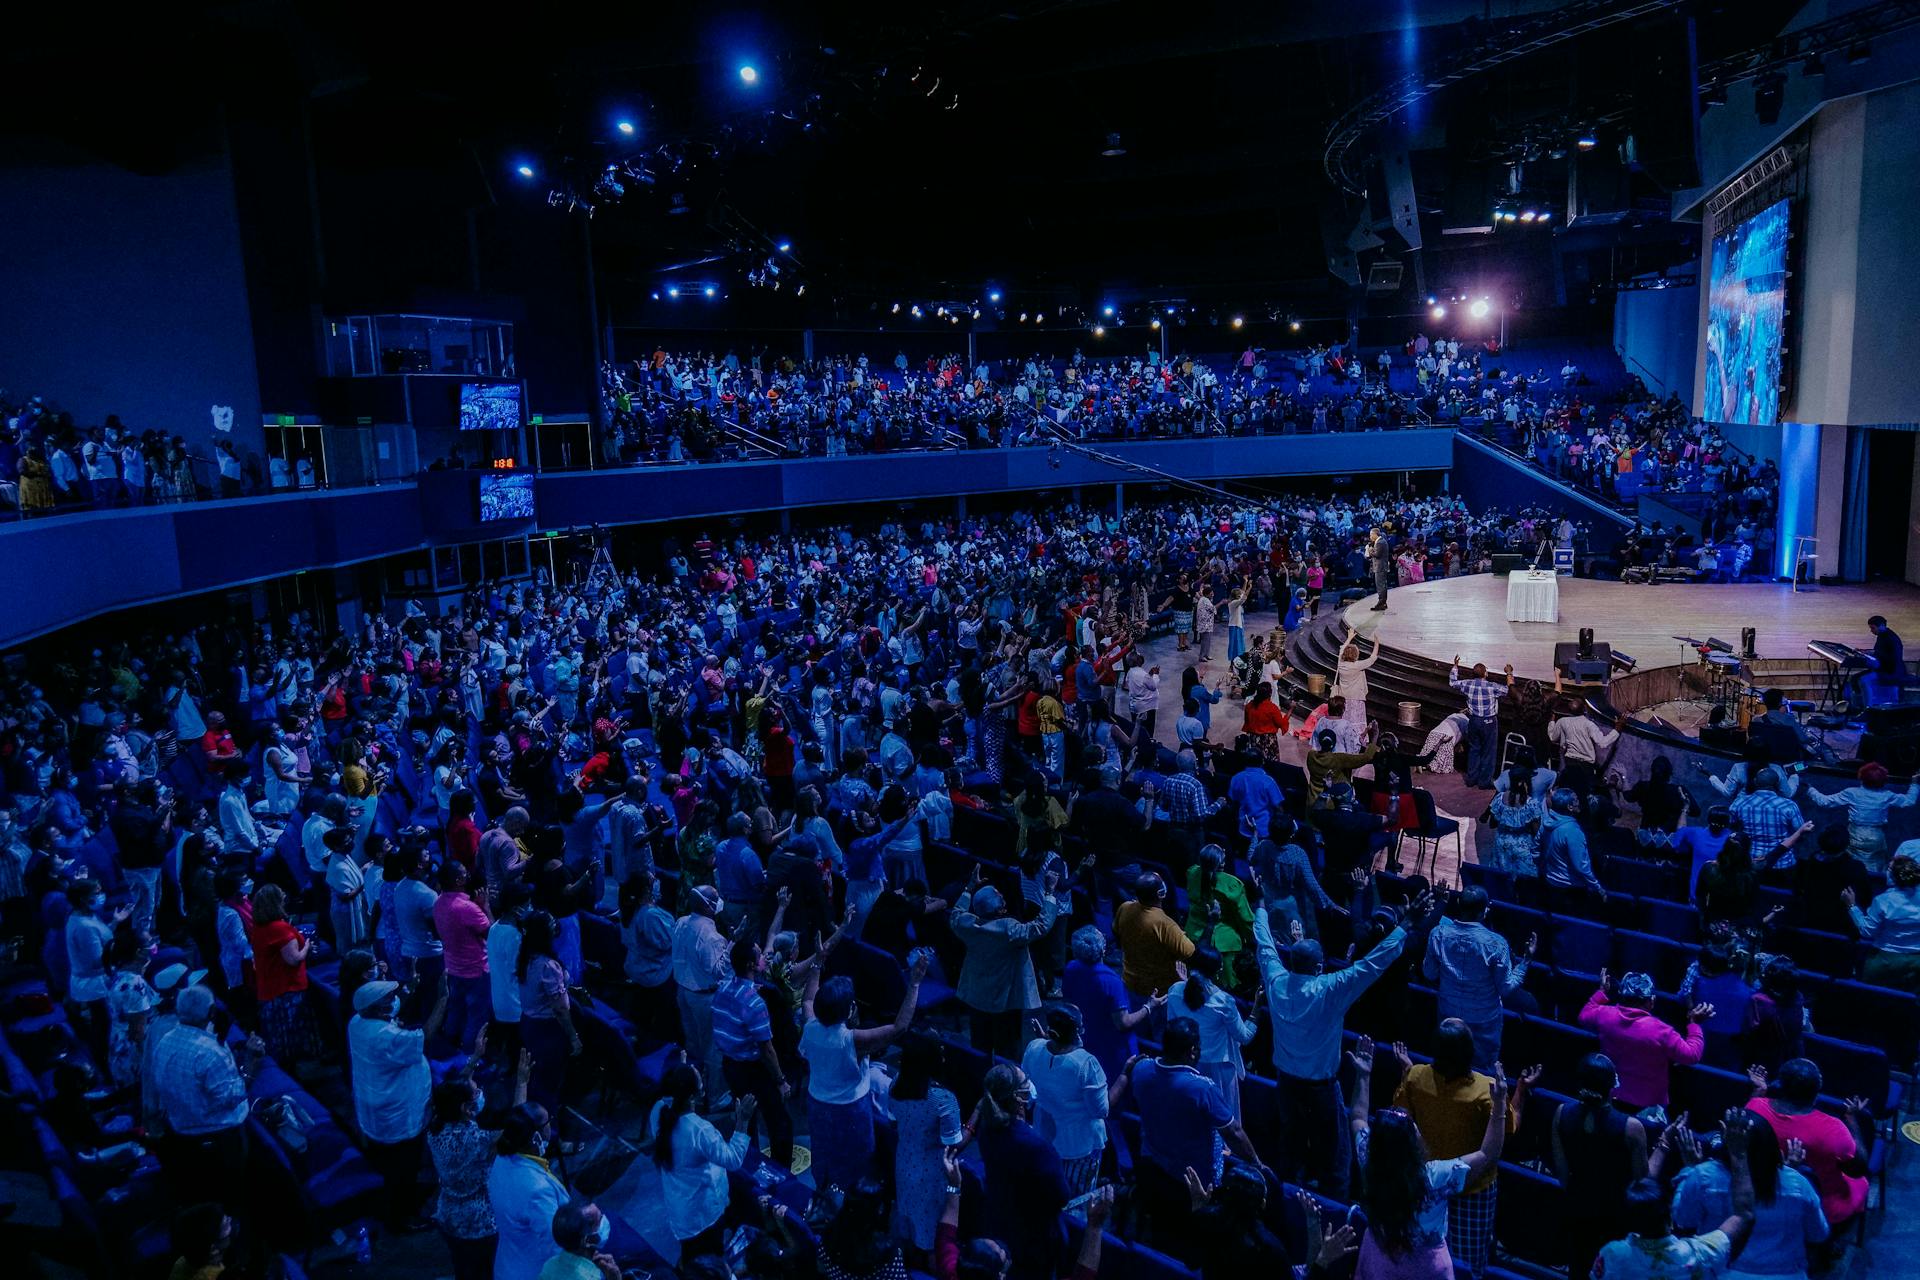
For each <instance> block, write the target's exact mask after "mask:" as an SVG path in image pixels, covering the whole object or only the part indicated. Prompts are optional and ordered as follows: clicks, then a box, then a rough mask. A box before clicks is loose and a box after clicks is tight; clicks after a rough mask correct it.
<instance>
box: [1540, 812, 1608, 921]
mask: <svg viewBox="0 0 1920 1280" xmlns="http://www.w3.org/2000/svg"><path fill="white" fill-rule="evenodd" d="M1540 878H1541V879H1542V880H1545V881H1546V882H1547V883H1548V884H1549V885H1551V886H1552V887H1553V888H1555V889H1561V890H1574V891H1579V890H1585V891H1587V892H1589V893H1594V894H1597V895H1599V898H1600V901H1601V902H1605V901H1606V900H1607V891H1606V889H1605V888H1604V887H1603V886H1602V885H1601V883H1600V879H1599V877H1597V876H1595V875H1594V874H1593V859H1592V857H1591V856H1590V855H1589V854H1588V853H1587V833H1586V830H1585V829H1584V828H1583V827H1581V825H1580V795H1579V793H1578V792H1576V791H1574V790H1573V789H1572V788H1571V787H1556V788H1554V792H1553V795H1552V797H1551V799H1550V801H1549V808H1548V811H1547V825H1546V827H1545V828H1544V829H1543V830H1542V831H1541V836H1540Z"/></svg>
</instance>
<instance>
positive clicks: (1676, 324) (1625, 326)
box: [1613, 285, 1700, 406]
mask: <svg viewBox="0 0 1920 1280" xmlns="http://www.w3.org/2000/svg"><path fill="white" fill-rule="evenodd" d="M1699 337H1700V286H1699V285H1690V286H1688V287H1686V288H1684V289H1642V290H1639V291H1638V292H1634V293H1623V294H1620V295H1618V296H1617V297H1616V298H1615V299H1614V301H1613V349H1614V350H1615V351H1618V352H1619V353H1620V358H1621V359H1622V360H1624V361H1626V364H1627V372H1628V373H1633V374H1638V375H1639V376H1640V380H1641V381H1643V382H1645V383H1646V384H1647V386H1648V388H1649V389H1650V390H1652V392H1653V393H1654V394H1655V395H1657V396H1663V397H1664V396H1666V395H1667V394H1669V393H1678V394H1679V396H1680V402H1681V403H1682V404H1685V405H1689V406H1690V405H1692V404H1693V373H1694V364H1695V355H1696V352H1695V350H1694V347H1695V344H1696V343H1697V342H1698V341H1699Z"/></svg>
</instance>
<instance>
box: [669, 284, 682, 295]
mask: <svg viewBox="0 0 1920 1280" xmlns="http://www.w3.org/2000/svg"><path fill="white" fill-rule="evenodd" d="M667 296H668V297H669V298H677V297H679V296H680V286H679V285H677V284H670V285H668V286H667Z"/></svg>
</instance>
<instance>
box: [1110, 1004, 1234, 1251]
mask: <svg viewBox="0 0 1920 1280" xmlns="http://www.w3.org/2000/svg"><path fill="white" fill-rule="evenodd" d="M1160 1045H1161V1047H1160V1056H1159V1058H1158V1059H1154V1058H1135V1059H1133V1060H1132V1061H1131V1062H1129V1063H1128V1064H1127V1082H1128V1084H1129V1085H1130V1086H1131V1087H1132V1089H1133V1100H1134V1105H1135V1106H1136V1107H1137V1108H1138V1109H1139V1111H1140V1146H1141V1155H1142V1159H1141V1160H1140V1162H1139V1163H1138V1164H1136V1165H1135V1166H1134V1173H1135V1176H1136V1177H1137V1178H1138V1183H1137V1184H1136V1185H1137V1189H1138V1193H1139V1197H1140V1200H1139V1205H1140V1211H1141V1213H1143V1214H1144V1215H1145V1216H1146V1217H1147V1218H1148V1220H1149V1221H1150V1222H1151V1223H1152V1225H1153V1234H1154V1239H1155V1241H1156V1243H1158V1244H1159V1245H1160V1247H1161V1248H1167V1247H1169V1246H1170V1245H1175V1244H1177V1243H1178V1242H1179V1241H1181V1240H1183V1239H1185V1238H1186V1235H1187V1232H1186V1230H1185V1228H1186V1227H1187V1224H1188V1220H1189V1218H1190V1217H1191V1216H1192V1212H1193V1210H1192V1201H1191V1199H1190V1198H1189V1196H1188V1193H1187V1182H1186V1175H1187V1170H1189V1169H1191V1170H1193V1171H1194V1172H1195V1173H1197V1174H1199V1175H1200V1179H1201V1181H1203V1182H1205V1183H1206V1185H1208V1186H1210V1187H1211V1186H1214V1185H1216V1184H1217V1183H1218V1182H1219V1181H1220V1168H1221V1164H1222V1160H1223V1157H1224V1154H1225V1151H1226V1148H1228V1147H1232V1148H1233V1153H1234V1154H1235V1155H1237V1156H1239V1157H1240V1158H1241V1159H1242V1160H1245V1161H1247V1162H1248V1163H1249V1164H1253V1165H1257V1166H1259V1167H1260V1169H1261V1170H1262V1171H1263V1172H1265V1171H1266V1165H1265V1164H1264V1163H1262V1162H1261V1159H1260V1157H1259V1155H1258V1154H1257V1153H1256V1152H1255V1151H1254V1149H1253V1143H1252V1141H1251V1140H1249V1139H1248V1137H1247V1132H1246V1130H1245V1129H1243V1128H1241V1126H1240V1121H1239V1118H1238V1117H1236V1116H1235V1115H1234V1114H1233V1108H1232V1107H1230V1106H1228V1105H1227V1100H1226V1098H1225V1097H1224V1096H1223V1095H1222V1094H1221V1092H1220V1086H1218V1085H1216V1084H1215V1083H1214V1082H1213V1081H1212V1080H1209V1079H1208V1078H1207V1077H1206V1076H1203V1075H1201V1074H1200V1072H1199V1071H1198V1070H1197V1069H1196V1067H1195V1065H1194V1064H1195V1063H1197V1062H1199V1060H1200V1028H1199V1027H1198V1025H1196V1024H1195V1023H1194V1021H1193V1019H1191V1018H1169V1019H1168V1020H1167V1030H1166V1034H1165V1035H1164V1036H1162V1037H1161V1041H1160Z"/></svg>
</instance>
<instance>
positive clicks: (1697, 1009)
mask: <svg viewBox="0 0 1920 1280" xmlns="http://www.w3.org/2000/svg"><path fill="white" fill-rule="evenodd" d="M1712 1016H1713V1006H1712V1005H1710V1004H1697V1005H1695V1006H1693V1008H1691V1009H1689V1010H1687V1021H1688V1022H1705V1021H1706V1020H1707V1019H1708V1018H1711V1017H1712Z"/></svg>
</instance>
